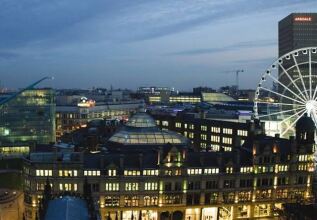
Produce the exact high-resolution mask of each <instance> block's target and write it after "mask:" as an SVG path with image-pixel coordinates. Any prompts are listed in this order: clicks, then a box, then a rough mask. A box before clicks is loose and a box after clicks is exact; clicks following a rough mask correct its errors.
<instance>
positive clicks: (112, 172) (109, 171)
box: [108, 170, 117, 176]
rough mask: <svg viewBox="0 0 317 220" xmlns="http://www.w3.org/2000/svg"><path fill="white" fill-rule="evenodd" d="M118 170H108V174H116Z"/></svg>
mask: <svg viewBox="0 0 317 220" xmlns="http://www.w3.org/2000/svg"><path fill="white" fill-rule="evenodd" d="M116 175H117V170H108V176H116Z"/></svg>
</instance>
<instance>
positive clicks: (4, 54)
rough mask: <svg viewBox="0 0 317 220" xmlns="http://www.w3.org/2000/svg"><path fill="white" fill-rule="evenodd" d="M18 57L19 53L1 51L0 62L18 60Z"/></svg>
mask: <svg viewBox="0 0 317 220" xmlns="http://www.w3.org/2000/svg"><path fill="white" fill-rule="evenodd" d="M17 57H19V54H17V53H14V52H7V51H0V61H1V60H5V61H8V60H11V59H14V58H17Z"/></svg>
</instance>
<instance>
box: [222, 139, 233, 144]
mask: <svg viewBox="0 0 317 220" xmlns="http://www.w3.org/2000/svg"><path fill="white" fill-rule="evenodd" d="M222 143H224V144H232V138H228V137H222Z"/></svg>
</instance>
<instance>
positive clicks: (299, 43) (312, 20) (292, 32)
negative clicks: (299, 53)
mask: <svg viewBox="0 0 317 220" xmlns="http://www.w3.org/2000/svg"><path fill="white" fill-rule="evenodd" d="M316 46H317V13H292V14H290V15H288V16H287V17H285V18H283V19H282V20H281V21H279V23H278V48H279V56H282V55H284V54H286V53H288V52H290V51H292V50H295V49H300V48H303V47H316Z"/></svg>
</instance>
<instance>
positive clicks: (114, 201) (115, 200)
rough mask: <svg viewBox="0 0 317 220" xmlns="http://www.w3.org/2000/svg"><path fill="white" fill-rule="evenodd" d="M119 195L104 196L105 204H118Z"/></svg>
mask: <svg viewBox="0 0 317 220" xmlns="http://www.w3.org/2000/svg"><path fill="white" fill-rule="evenodd" d="M119 201H120V197H119V196H106V197H105V206H119Z"/></svg>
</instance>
